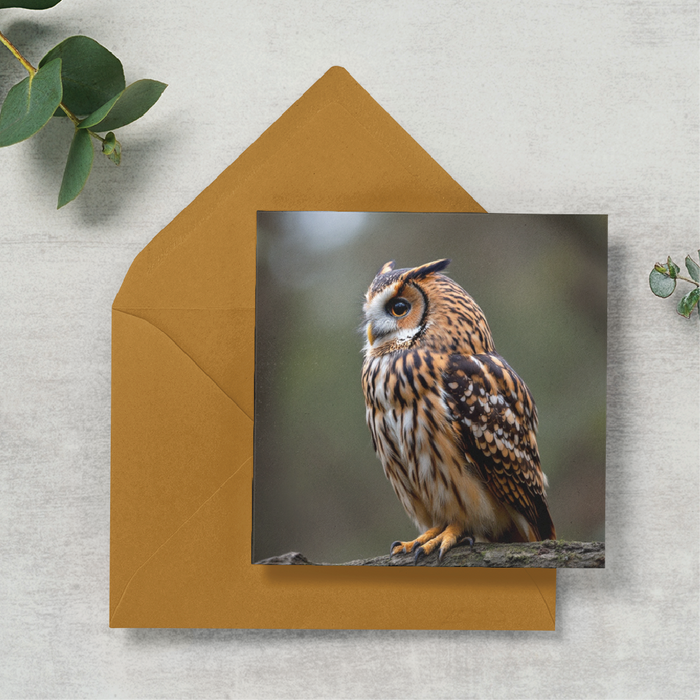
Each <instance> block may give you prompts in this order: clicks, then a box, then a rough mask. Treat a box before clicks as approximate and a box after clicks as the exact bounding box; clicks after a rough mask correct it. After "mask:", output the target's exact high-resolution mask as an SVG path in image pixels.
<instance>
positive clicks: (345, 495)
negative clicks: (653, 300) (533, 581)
mask: <svg viewBox="0 0 700 700" xmlns="http://www.w3.org/2000/svg"><path fill="white" fill-rule="evenodd" d="M444 257H449V258H451V260H452V262H451V264H450V266H449V267H448V269H447V273H448V274H449V275H450V276H451V277H452V278H453V279H454V280H456V281H457V282H458V283H459V284H460V285H462V287H464V288H465V289H466V290H467V291H468V292H469V293H470V294H471V295H472V296H473V297H474V298H475V299H476V301H477V303H478V304H479V305H480V306H481V307H482V309H483V310H484V312H485V314H486V317H487V319H488V321H489V324H490V326H491V330H492V332H493V335H494V339H495V343H496V349H497V351H498V352H500V353H501V354H502V355H503V356H504V357H505V358H506V359H507V361H508V362H509V363H510V364H511V366H512V367H513V368H514V369H515V370H516V371H517V372H518V373H519V374H520V376H521V377H522V378H523V379H524V380H525V382H526V383H527V384H528V386H529V387H530V390H531V391H532V393H533V396H534V398H535V402H536V404H537V407H538V411H539V418H540V429H539V434H538V435H539V439H538V442H539V446H540V453H541V458H542V465H543V469H544V471H545V473H546V474H547V476H548V478H549V484H550V488H549V502H550V509H551V512H552V517H553V519H554V523H555V525H556V528H557V535H558V537H560V538H561V539H568V540H584V541H592V540H603V539H604V537H605V407H606V306H607V217H605V216H539V215H515V214H513V215H507V214H433V213H431V214H412V213H365V212H260V213H259V214H258V256H257V296H256V376H255V482H254V528H253V561H258V560H260V559H263V558H266V557H269V556H273V555H276V554H282V553H284V552H287V551H300V552H302V553H303V554H305V555H306V556H307V557H309V558H310V559H311V560H312V561H321V562H333V563H338V562H344V561H350V560H352V559H358V558H366V557H373V556H377V555H379V554H384V553H386V552H387V551H388V547H389V544H390V543H391V542H392V541H394V540H396V539H409V538H412V537H414V536H415V532H416V531H415V527H414V525H413V523H412V522H411V521H410V520H409V518H408V516H407V515H406V514H405V513H404V511H403V508H402V507H401V505H400V503H399V501H398V499H397V498H396V496H395V495H394V492H393V490H392V488H391V486H390V484H389V483H388V481H387V480H386V479H385V477H384V474H383V471H382V468H381V465H380V462H379V460H378V458H377V457H376V455H375V454H374V451H373V449H372V441H371V438H370V435H369V431H368V429H367V426H366V424H365V406H364V399H363V394H362V388H361V385H360V372H361V365H362V352H361V348H362V345H363V342H364V336H363V335H362V333H361V332H360V331H358V328H359V326H360V325H361V322H362V302H363V296H364V293H365V291H366V290H367V287H368V286H369V284H370V282H371V281H372V279H373V277H374V275H375V274H376V272H377V271H378V270H379V268H380V267H381V266H382V264H383V263H385V262H386V261H388V260H395V261H396V265H397V267H413V266H416V265H419V264H422V263H425V262H429V261H431V260H435V259H438V258H444Z"/></svg>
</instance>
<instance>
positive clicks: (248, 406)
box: [125, 308, 255, 420]
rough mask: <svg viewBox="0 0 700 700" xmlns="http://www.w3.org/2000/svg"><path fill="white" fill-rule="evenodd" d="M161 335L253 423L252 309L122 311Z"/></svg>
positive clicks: (253, 349) (147, 309) (253, 347)
mask: <svg viewBox="0 0 700 700" xmlns="http://www.w3.org/2000/svg"><path fill="white" fill-rule="evenodd" d="M125 312H126V313H129V314H131V315H133V316H136V317H138V318H142V319H144V320H146V321H148V322H149V323H150V324H152V325H153V326H154V327H155V328H158V329H159V330H160V331H162V332H163V333H164V334H165V335H166V336H167V337H168V338H169V339H170V340H172V342H173V343H174V344H175V345H176V346H177V347H178V348H179V349H180V350H181V351H182V352H183V353H184V354H185V355H187V356H188V357H189V358H190V360H191V361H192V362H193V363H194V365H195V366H196V367H197V368H199V370H200V371H201V372H202V373H203V374H205V375H206V376H207V377H208V378H209V379H211V381H212V382H213V383H214V384H215V385H216V386H217V387H218V388H219V389H220V390H221V391H222V392H223V393H224V394H225V395H226V396H228V397H229V398H230V399H231V400H232V401H233V402H234V403H235V404H236V406H238V408H240V409H241V411H243V413H245V415H246V416H247V417H248V418H250V420H252V419H253V386H252V379H253V378H252V374H251V367H253V365H254V361H255V345H254V341H255V310H254V309H149V308H137V309H125Z"/></svg>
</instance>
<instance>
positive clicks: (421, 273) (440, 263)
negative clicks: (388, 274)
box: [403, 258, 450, 280]
mask: <svg viewBox="0 0 700 700" xmlns="http://www.w3.org/2000/svg"><path fill="white" fill-rule="evenodd" d="M449 264H450V260H449V258H443V259H442V260H434V261H433V262H429V263H425V265H421V266H420V267H414V268H413V269H412V270H408V271H407V272H406V273H405V274H404V275H403V278H404V280H419V279H422V278H423V277H426V276H427V275H429V274H430V273H431V272H440V271H441V270H444V269H445V268H446V267H447V266H448V265H449Z"/></svg>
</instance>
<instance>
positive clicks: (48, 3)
mask: <svg viewBox="0 0 700 700" xmlns="http://www.w3.org/2000/svg"><path fill="white" fill-rule="evenodd" d="M59 2H61V0H0V10H4V9H5V8H7V7H23V8H24V9H25V10H48V9H49V7H53V6H54V5H58V3H59Z"/></svg>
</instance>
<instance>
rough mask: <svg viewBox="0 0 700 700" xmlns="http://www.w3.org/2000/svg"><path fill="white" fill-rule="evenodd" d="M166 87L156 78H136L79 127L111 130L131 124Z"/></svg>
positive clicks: (150, 105) (154, 101)
mask: <svg viewBox="0 0 700 700" xmlns="http://www.w3.org/2000/svg"><path fill="white" fill-rule="evenodd" d="M166 87H168V86H167V85H166V84H165V83H159V82H158V81H157V80H148V79H144V80H137V81H136V82H135V83H132V84H131V85H129V87H128V88H126V90H124V91H123V92H122V93H120V94H119V95H116V96H115V97H113V98H112V99H111V100H110V101H109V102H107V104H104V105H102V107H100V108H99V109H98V110H96V111H95V112H93V113H92V114H91V115H90V116H88V117H86V118H85V119H84V120H83V121H82V122H80V128H82V129H87V128H89V129H92V130H93V131H111V130H112V129H118V128H120V127H122V126H126V125H127V124H131V122H134V121H136V120H137V119H139V118H140V117H142V116H143V115H144V114H146V112H148V110H149V109H150V108H151V107H153V105H154V104H155V103H156V102H157V101H158V98H159V97H160V96H161V95H162V94H163V90H165V88H166Z"/></svg>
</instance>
